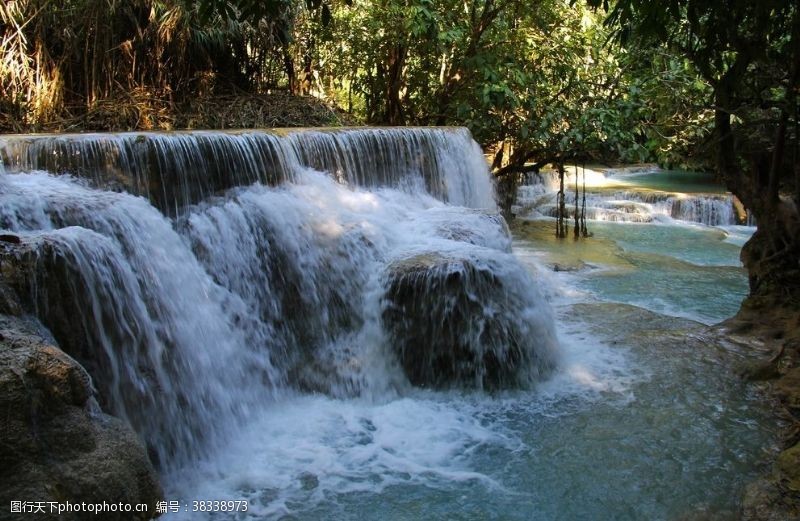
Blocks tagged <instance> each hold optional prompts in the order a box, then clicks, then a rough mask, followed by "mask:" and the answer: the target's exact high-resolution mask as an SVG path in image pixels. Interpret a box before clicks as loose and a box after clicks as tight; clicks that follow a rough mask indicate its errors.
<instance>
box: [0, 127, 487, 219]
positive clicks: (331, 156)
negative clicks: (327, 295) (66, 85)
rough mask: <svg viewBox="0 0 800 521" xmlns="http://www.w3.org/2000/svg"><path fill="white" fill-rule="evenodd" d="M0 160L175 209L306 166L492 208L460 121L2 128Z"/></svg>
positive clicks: (352, 180) (478, 159) (357, 182)
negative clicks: (46, 130)
mask: <svg viewBox="0 0 800 521" xmlns="http://www.w3.org/2000/svg"><path fill="white" fill-rule="evenodd" d="M0 161H2V163H3V167H4V169H5V171H6V172H25V171H32V170H44V171H48V172H53V173H69V174H71V175H73V176H76V177H81V178H86V179H88V180H90V181H91V182H92V184H93V185H94V186H96V187H102V188H106V189H111V190H125V191H127V192H129V193H132V194H136V195H143V196H145V197H147V198H148V199H149V200H150V201H151V203H152V204H153V205H154V206H156V207H158V208H159V209H161V210H166V211H170V212H175V211H177V209H180V208H184V207H186V206H187V205H189V204H192V203H197V202H199V201H202V200H203V199H205V198H206V197H209V196H211V195H213V194H215V193H218V192H220V191H222V190H226V189H228V188H231V187H234V186H243V185H249V184H252V183H255V182H259V183H261V184H265V185H278V184H280V183H282V182H284V181H291V180H293V179H294V177H295V175H296V174H297V172H299V171H301V170H302V169H303V168H304V167H310V168H314V169H315V170H320V171H325V172H328V173H330V174H331V175H333V176H334V177H335V178H336V179H337V180H339V181H341V182H343V183H346V184H349V185H352V186H363V187H378V186H393V187H398V186H402V185H403V184H404V183H408V182H410V181H412V180H413V182H421V183H423V184H424V185H425V187H426V190H427V191H428V192H430V193H431V194H432V195H434V196H436V197H438V198H440V199H442V200H444V201H447V202H450V203H452V204H456V205H461V206H473V207H494V206H495V203H494V200H493V198H492V195H491V194H492V193H493V189H492V183H491V179H490V178H489V177H487V176H486V175H485V160H484V159H483V156H482V154H481V153H480V147H478V145H477V144H476V143H475V142H474V141H473V140H472V138H471V136H470V134H469V132H468V131H466V130H465V129H461V128H440V129H408V128H385V129H340V130H318V131H302V132H297V131H291V130H274V131H260V130H258V131H239V132H182V133H181V132H177V133H154V132H125V133H110V134H59V135H41V136H39V135H35V136H5V137H0Z"/></svg>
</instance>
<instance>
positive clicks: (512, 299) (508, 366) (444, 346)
mask: <svg viewBox="0 0 800 521" xmlns="http://www.w3.org/2000/svg"><path fill="white" fill-rule="evenodd" d="M532 289H533V288H531V287H529V286H527V285H526V284H523V283H521V281H520V280H516V279H514V278H513V277H512V276H509V274H507V273H504V272H503V270H502V269H498V266H494V265H491V264H490V263H487V262H486V261H485V260H477V259H472V258H468V257H453V256H445V255H443V254H438V253H425V254H419V255H416V256H413V257H409V258H406V259H403V260H400V261H397V262H395V263H393V264H391V265H390V266H389V268H388V284H387V290H386V294H385V307H384V310H383V322H384V327H385V329H386V330H387V332H388V334H389V337H390V341H391V345H392V348H393V349H394V351H395V353H396V355H397V358H398V360H399V362H400V365H401V366H402V368H403V370H404V371H405V374H406V376H407V377H408V379H409V381H410V382H411V383H412V384H414V385H417V386H433V387H446V386H450V385H453V384H461V385H466V386H469V387H477V388H487V389H497V388H508V387H514V386H520V385H526V384H530V383H532V382H533V381H535V380H536V379H538V378H539V377H541V376H544V375H546V374H547V373H549V372H550V370H551V369H552V368H553V367H554V365H555V356H554V345H555V340H554V335H553V332H552V329H551V324H550V320H549V316H548V315H547V313H546V312H544V311H541V310H537V309H535V308H536V303H535V302H533V301H531V300H530V298H531V295H530V294H529V293H526V292H530V290H532Z"/></svg>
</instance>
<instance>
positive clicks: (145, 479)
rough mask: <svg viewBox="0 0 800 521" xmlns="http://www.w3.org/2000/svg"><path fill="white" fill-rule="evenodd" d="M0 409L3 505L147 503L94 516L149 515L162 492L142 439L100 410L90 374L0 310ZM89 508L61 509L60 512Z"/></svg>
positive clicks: (33, 329)
mask: <svg viewBox="0 0 800 521" xmlns="http://www.w3.org/2000/svg"><path fill="white" fill-rule="evenodd" d="M0 410H2V411H3V422H2V426H1V427H0V481H2V483H3V484H4V485H3V487H0V496H1V497H0V502H2V504H3V505H4V507H3V509H4V510H5V509H7V508H9V505H10V504H11V501H12V500H13V501H28V502H31V501H34V502H48V501H55V502H60V503H64V502H67V501H69V502H70V503H73V504H74V503H80V502H86V503H94V504H97V503H103V502H106V503H109V504H111V503H116V504H118V503H120V502H122V503H126V504H131V505H136V504H140V503H144V504H147V505H148V512H149V514H136V513H131V512H105V513H104V514H102V516H101V517H102V518H103V519H149V518H151V517H153V516H154V513H155V503H156V501H158V500H160V499H161V497H162V492H161V488H160V486H159V484H158V479H157V476H156V473H155V471H154V470H153V467H152V466H151V464H150V462H149V460H148V457H147V453H146V451H145V449H144V447H143V445H142V443H141V442H140V441H139V439H138V438H137V437H136V435H135V434H134V433H133V431H131V430H130V428H128V427H127V426H126V425H125V424H123V423H122V422H121V421H120V420H118V419H116V418H113V417H111V416H108V415H106V414H104V413H102V412H101V411H99V409H98V408H97V406H96V403H95V401H94V390H93V389H92V385H91V380H90V378H89V375H88V374H87V373H86V371H85V370H84V369H83V368H82V367H81V366H80V365H79V364H78V363H77V362H76V361H75V360H73V359H72V358H70V357H69V356H67V355H66V354H65V353H64V352H63V351H61V350H60V349H58V347H56V346H55V345H53V344H52V343H51V342H48V341H47V340H45V339H44V338H43V337H42V336H41V334H39V332H38V331H36V326H35V324H33V323H29V322H27V321H26V320H24V319H21V318H17V317H10V316H7V315H0ZM45 505H46V503H45ZM45 512H49V506H47V505H46V506H45ZM88 515H90V514H85V513H84V514H80V513H74V512H73V513H68V514H63V513H62V514H61V516H60V517H59V519H68V520H69V519H83V518H86V517H87V516H88ZM0 517H2V516H0Z"/></svg>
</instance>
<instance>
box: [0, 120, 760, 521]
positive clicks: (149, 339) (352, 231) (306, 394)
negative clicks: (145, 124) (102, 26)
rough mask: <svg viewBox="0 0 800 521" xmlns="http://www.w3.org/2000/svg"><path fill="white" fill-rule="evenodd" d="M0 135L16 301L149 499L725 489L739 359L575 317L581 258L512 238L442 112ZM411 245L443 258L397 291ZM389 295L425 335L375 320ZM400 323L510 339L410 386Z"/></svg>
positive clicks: (741, 443)
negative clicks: (77, 371)
mask: <svg viewBox="0 0 800 521" xmlns="http://www.w3.org/2000/svg"><path fill="white" fill-rule="evenodd" d="M3 139H4V140H2V148H3V151H4V152H3V161H4V163H5V165H6V166H7V170H8V171H10V172H15V173H13V174H12V173H10V174H5V175H2V176H0V228H3V229H4V230H6V231H8V232H11V233H16V234H18V235H19V236H20V237H21V238H22V239H23V248H28V247H29V248H31V250H30V251H31V252H32V253H30V255H31V258H32V260H33V261H34V262H33V264H32V265H33V266H34V269H33V273H34V279H35V284H32V285H31V287H30V288H28V289H29V290H30V292H31V295H30V300H31V301H32V303H33V305H34V307H35V311H36V313H37V315H38V316H39V318H40V319H41V320H42V321H43V322H45V323H46V324H48V325H50V326H51V328H57V329H55V330H54V334H55V335H56V336H57V337H58V336H59V334H61V336H62V338H63V339H64V341H63V342H62V347H72V348H74V349H75V350H76V351H75V352H74V353H73V354H74V356H76V357H77V358H78V359H79V360H81V361H82V362H83V363H84V364H85V365H87V367H88V368H89V370H90V372H92V374H93V376H94V380H95V383H96V385H97V387H98V390H99V391H100V395H101V403H102V405H103V406H104V407H105V408H106V409H107V410H109V411H111V412H113V413H114V414H117V415H118V416H120V417H122V418H123V419H125V420H126V421H128V422H129V423H130V424H131V425H132V427H133V428H134V429H135V430H136V431H137V432H138V433H139V435H140V436H141V437H142V438H143V440H144V441H145V443H147V445H148V447H149V448H150V452H151V454H153V457H154V459H155V460H156V463H157V464H158V465H159V469H160V471H161V473H162V481H163V483H164V486H165V490H166V498H165V499H167V500H170V501H172V500H175V501H178V502H179V504H180V505H181V507H182V506H183V505H184V504H185V505H187V506H188V507H189V510H191V506H192V503H191V502H192V501H193V500H225V499H230V500H247V502H248V512H247V513H242V512H239V513H237V514H226V513H214V514H203V513H197V512H191V511H189V512H186V511H180V512H177V513H170V514H168V515H167V516H165V519H198V518H199V519H203V518H206V519H215V520H218V519H280V518H282V517H286V516H288V517H289V518H296V519H360V520H361V519H381V520H385V519H420V518H436V519H450V518H459V519H476V520H477V519H487V518H500V519H520V520H522V519H525V520H529V519H554V518H563V519H577V518H606V519H612V518H614V519H623V518H648V519H660V518H668V517H671V516H675V515H681V514H684V513H686V512H687V511H689V512H691V511H693V509H696V508H698V507H702V506H703V505H712V506H713V507H714V508H719V509H725V508H730V507H731V504H732V500H731V498H733V497H735V490H736V488H737V486H738V485H739V479H740V478H739V477H740V476H744V475H747V473H748V472H751V470H752V461H753V457H754V455H755V454H757V453H758V450H760V447H762V446H763V444H764V437H765V434H764V432H765V429H763V428H762V427H763V424H762V420H763V418H762V417H761V416H760V414H761V413H760V411H759V410H756V408H755V406H754V402H753V401H752V399H751V397H749V396H748V394H747V392H746V391H744V390H743V389H742V386H741V384H739V383H737V382H736V381H731V380H730V379H728V378H727V377H726V375H725V374H723V372H722V371H712V372H709V371H704V370H703V368H704V367H705V366H706V365H707V361H706V360H704V359H703V358H702V355H698V354H697V353H694V352H688V351H681V348H680V346H676V352H675V353H673V352H652V351H648V350H647V344H648V343H647V341H646V340H643V341H642V342H638V341H637V340H635V339H634V340H633V341H631V340H630V339H628V338H626V339H625V340H624V341H620V340H619V339H616V338H612V337H613V335H609V334H608V333H607V332H604V330H602V328H601V329H599V330H598V329H595V326H598V325H599V326H602V325H603V324H593V323H590V322H587V320H586V319H584V318H583V317H582V316H581V314H580V313H576V312H575V311H574V309H575V308H574V307H573V306H574V305H575V304H576V303H579V302H584V301H587V300H593V299H595V298H596V290H597V288H586V287H583V286H581V285H580V284H579V283H578V281H579V280H580V279H581V277H582V274H581V273H582V272H575V273H567V274H564V273H553V272H552V270H551V269H550V266H548V264H549V263H550V262H552V259H550V258H549V257H548V252H547V251H545V250H546V249H545V248H538V247H536V246H534V247H527V246H526V248H523V249H519V248H517V252H516V253H515V254H512V253H511V252H510V247H511V240H512V239H511V236H510V235H509V233H508V228H507V226H506V223H505V222H504V220H503V219H502V218H501V217H499V216H498V215H497V213H496V207H495V204H494V199H493V187H492V180H491V178H490V176H489V174H488V169H487V167H486V164H485V162H484V159H483V156H482V155H481V154H480V150H479V149H478V147H477V145H476V144H475V143H474V142H473V141H472V140H471V138H470V137H469V134H468V133H466V132H464V131H463V130H455V131H454V130H446V131H439V130H436V131H427V130H420V129H416V130H406V129H379V130H369V129H365V130H358V131H348V132H343V133H336V132H333V133H327V132H309V133H296V134H291V135H289V136H279V135H271V134H270V135H266V134H264V133H258V132H253V133H248V132H245V133H234V134H221V135H219V134H218V133H187V134H179V135H177V136H173V135H161V134H145V135H144V136H143V137H140V136H139V135H138V134H120V135H111V136H105V135H101V136H79V137H75V136H72V137H69V136H67V137H58V136H57V137H52V138H47V139H44V140H43V141H37V140H36V139H33V140H32V141H25V142H21V141H19V140H17V141H14V140H13V139H9V140H6V138H3ZM26 139H28V138H26ZM31 139H32V138H31ZM154 158H155V161H154ZM61 160H63V161H64V162H62V163H59V162H58V161H61ZM276 165H278V166H277V167H276ZM34 167H35V168H43V169H47V170H50V171H51V172H61V171H64V170H66V171H69V170H70V169H73V170H74V172H73V173H74V174H75V176H76V178H70V177H66V176H54V175H51V174H46V173H43V172H33V171H31V170H32V169H33V168H34ZM278 167H280V168H278ZM107 188H115V189H120V188H124V189H126V190H128V191H131V192H134V193H136V194H141V197H137V196H134V195H129V194H127V193H117V192H113V191H108V190H107ZM648 204H649V203H648ZM523 242H524V240H523ZM656 242H658V241H656ZM661 242H664V241H663V240H661ZM516 244H517V245H518V244H520V243H519V242H517V243H516ZM529 246H530V244H529ZM656 246H657V244H656ZM729 246H730V245H729ZM731 247H732V246H731ZM515 248H516V246H515ZM654 248H655V246H654V245H653V244H649V245H648V244H645V245H644V246H642V247H641V248H640V249H641V250H642V251H638V252H637V254H642V255H644V256H648V255H652V254H653V249H654ZM681 255H682V259H677V258H676V260H677V261H679V262H686V260H685V259H689V260H692V259H694V260H695V261H697V260H698V258H697V257H695V256H693V253H692V251H691V249H687V251H685V252H683V253H681ZM726 255H727V254H724V252H723V254H720V255H719V256H718V257H715V256H711V257H709V258H707V259H706V260H707V261H708V264H709V268H713V269H721V268H723V267H725V262H727V261H726V259H727V257H726ZM648 258H649V257H648ZM408 259H416V262H423V263H424V262H426V261H429V260H430V259H434V261H436V262H439V261H440V260H441V259H445V262H444V263H443V264H442V265H437V266H436V267H435V269H434V270H433V274H431V273H426V272H424V271H418V272H413V271H412V272H410V273H411V274H410V275H409V276H408V277H407V279H405V280H406V281H408V280H409V279H410V280H412V281H413V280H414V278H418V279H422V281H421V283H420V285H419V286H418V287H420V288H422V290H420V291H422V292H423V293H422V294H423V295H424V298H420V299H418V301H417V302H411V303H404V302H402V301H401V302H400V303H399V304H398V301H397V300H394V301H393V300H392V298H395V299H401V298H402V294H401V293H402V292H401V291H397V293H400V294H401V296H400V297H398V296H397V295H393V294H392V292H391V291H392V288H394V289H397V287H396V286H397V285H396V284H395V285H394V286H393V282H392V280H393V279H392V270H393V269H402V268H403V267H404V264H402V263H403V261H406V260H408ZM419 259H422V260H419ZM699 260H703V259H699ZM718 261H719V262H718ZM587 262H589V261H587ZM718 264H720V265H718ZM398 266H399V267H400V268H398ZM626 266H628V265H626ZM629 266H633V263H629ZM587 269H592V268H591V267H589V268H587ZM608 272H610V271H607V273H608ZM640 273H644V275H642V276H644V277H648V276H649V275H650V274H651V273H653V272H646V273H645V272H640ZM437 277H443V279H441V278H437ZM441 280H444V281H445V283H442V282H441ZM416 282H420V281H416ZM453 286H455V287H457V288H462V289H463V291H457V292H455V293H454V292H453V291H452V287H453ZM401 289H402V287H401ZM623 289H625V291H629V288H623ZM720 293H721V294H722V293H724V291H721V292H720ZM54 294H55V296H57V297H58V298H48V297H49V296H53V295H54ZM454 295H455V296H454ZM689 297H690V298H694V297H691V295H689ZM721 297H723V298H724V297H725V295H724V294H722V295H721ZM403 304H407V307H406V308H404V309H410V310H412V311H413V310H419V309H420V308H421V309H422V310H423V313H417V314H415V315H414V316H415V317H416V318H415V320H420V318H419V317H420V316H422V317H423V320H421V322H425V324H420V326H422V325H424V326H425V328H426V329H425V331H427V332H428V333H426V334H429V337H428V338H422V339H416V338H415V337H413V332H414V326H415V324H413V323H412V324H410V325H409V324H405V323H404V322H406V321H402V320H401V321H399V322H402V323H403V325H404V326H410V327H407V328H405V329H403V328H398V327H394V328H393V327H389V326H392V324H391V321H392V320H396V316H397V314H395V315H394V317H395V318H394V319H393V318H391V317H392V315H387V310H391V309H393V308H392V306H395V308H402V305H403ZM59 306H61V308H59ZM65 310H66V311H68V312H69V313H70V315H69V316H71V317H74V321H73V322H74V324H78V325H79V327H77V331H78V335H77V336H78V337H80V338H79V340H80V342H73V343H75V344H76V345H72V344H71V343H70V342H72V341H73V340H74V338H73V336H71V335H73V334H75V331H73V330H71V329H69V328H67V329H68V331H66V332H65V331H61V330H60V329H58V328H64V327H65V326H64V325H63V323H62V322H61V321H59V317H60V316H61V315H60V314H59V313H62V312H64V311H65ZM424 313H427V316H428V317H432V318H430V320H427V321H426V320H424V317H425V315H424ZM459 313H469V316H470V317H471V318H470V320H469V321H468V323H464V322H463V321H458V320H455V318H453V317H457V314H459ZM621 313H622V315H621V316H622V319H619V318H617V319H614V320H617V322H614V323H613V324H612V325H610V326H609V328H610V329H611V330H612V331H621V330H622V331H624V330H626V328H628V327H632V326H631V325H630V324H626V322H625V315H624V312H621ZM442 317H444V318H442ZM608 320H612V319H611V318H609V319H608ZM454 324H455V325H454ZM396 325H397V324H394V326H396ZM454 328H455V331H454V330H453V329H454ZM398 330H401V331H404V332H409V331H410V333H409V334H410V335H412V341H409V342H406V343H405V344H403V345H412V347H413V344H414V343H415V342H417V343H423V344H424V345H423V346H422V347H423V350H422V351H420V352H421V353H426V351H425V350H424V348H425V347H426V346H428V347H430V346H433V345H438V344H437V342H438V343H441V342H445V341H450V340H451V339H454V338H455V339H457V341H458V345H459V346H462V347H461V348H462V349H467V350H468V351H469V353H471V354H476V356H477V359H478V360H483V361H484V365H486V366H488V365H491V363H494V361H495V360H509V358H504V357H503V356H502V355H503V353H504V351H503V349H505V348H506V347H507V346H505V345H498V339H501V340H502V342H507V343H509V344H513V345H514V346H516V347H517V348H518V349H519V351H518V352H517V353H521V354H518V355H515V356H517V357H518V358H517V359H516V360H517V362H516V364H517V365H514V369H513V370H512V371H511V373H512V374H511V377H510V378H507V379H501V380H499V381H500V382H501V383H504V384H506V385H505V386H502V385H501V386H499V387H501V388H499V389H497V388H494V387H490V386H489V387H484V385H483V382H485V381H487V380H484V378H485V375H486V371H488V370H489V369H488V368H487V367H480V365H481V364H480V363H478V364H475V365H477V366H479V367H472V366H471V365H470V366H469V367H468V368H467V369H466V370H462V369H463V368H462V369H459V371H461V372H456V374H458V375H460V376H462V378H458V379H456V381H455V382H453V384H452V385H450V386H443V387H444V388H443V389H435V388H428V389H425V388H417V387H414V386H412V385H410V383H409V380H408V378H407V377H406V374H405V368H404V367H402V364H401V363H400V360H399V359H400V357H399V356H398V353H397V351H396V350H397V344H398V343H399V340H398V338H396V337H395V336H393V335H395V334H396V332H397V331H398ZM66 333H69V334H66ZM443 339H444V340H443ZM77 344H80V345H77ZM463 346H466V347H463ZM490 355H495V356H490ZM510 359H511V360H512V361H514V360H515V359H514V358H510ZM428 363H429V364H430V366H431V367H436V364H437V361H436V360H435V359H434V360H430V361H428ZM438 363H439V364H441V362H438ZM445 365H446V364H445ZM464 375H466V377H463V376H464ZM709 396H713V397H714V398H713V399H709V398H708V397H709ZM720 439H724V440H726V442H725V443H724V444H720V443H718V440H720ZM721 445H723V446H722V447H721ZM709 476H713V479H710V478H709ZM664 491H670V492H668V493H664ZM608 498H613V501H611V500H609V499H608ZM179 510H182V508H181V509H179Z"/></svg>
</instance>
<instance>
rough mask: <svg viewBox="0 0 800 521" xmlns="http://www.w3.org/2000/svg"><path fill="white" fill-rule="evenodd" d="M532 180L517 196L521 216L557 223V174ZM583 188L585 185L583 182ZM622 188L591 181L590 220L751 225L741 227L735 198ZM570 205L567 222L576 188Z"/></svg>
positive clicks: (598, 178)
mask: <svg viewBox="0 0 800 521" xmlns="http://www.w3.org/2000/svg"><path fill="white" fill-rule="evenodd" d="M638 175H641V174H638ZM652 175H656V176H657V175H659V174H657V173H654V174H652ZM529 177H530V182H529V184H527V185H523V186H521V187H520V188H519V191H518V197H517V206H516V211H517V214H522V215H524V214H529V213H531V214H533V215H541V216H545V217H556V216H557V214H558V208H557V204H556V191H557V190H558V184H557V183H558V179H557V174H554V173H552V172H545V173H542V174H532V175H530V176H529ZM565 182H566V183H572V186H573V187H574V182H575V176H574V173H573V174H571V175H567V176H565ZM580 182H583V180H582V178H581V181H580ZM621 183H622V184H624V177H623V178H622V179H621V180H616V179H615V178H613V177H605V176H603V175H602V174H599V173H597V172H594V173H593V174H592V175H588V176H587V194H586V218H587V219H591V220H597V221H612V222H635V223H647V222H653V221H664V220H677V221H686V222H693V223H699V224H705V225H707V226H730V225H736V224H746V223H740V222H738V219H739V218H738V216H737V213H736V210H735V206H734V197H733V195H731V194H711V193H708V194H706V193H696V194H695V193H689V194H686V193H675V192H667V191H660V190H653V189H649V188H640V189H635V188H633V187H631V188H626V189H620V186H619V185H620V184H621ZM581 197H583V196H582V195H581ZM566 201H567V202H566V211H567V216H568V218H573V213H574V208H575V194H574V189H573V188H570V189H568V190H566Z"/></svg>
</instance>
